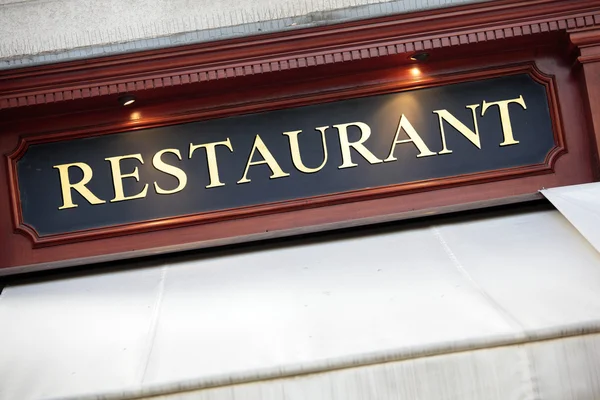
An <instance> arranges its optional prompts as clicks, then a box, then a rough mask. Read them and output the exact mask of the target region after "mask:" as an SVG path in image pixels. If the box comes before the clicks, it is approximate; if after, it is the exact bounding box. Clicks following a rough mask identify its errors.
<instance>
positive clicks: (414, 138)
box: [384, 114, 436, 162]
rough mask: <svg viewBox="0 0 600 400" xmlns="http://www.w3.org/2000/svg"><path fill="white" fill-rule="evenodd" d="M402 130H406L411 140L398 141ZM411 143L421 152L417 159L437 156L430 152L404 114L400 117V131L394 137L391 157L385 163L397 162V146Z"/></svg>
mask: <svg viewBox="0 0 600 400" xmlns="http://www.w3.org/2000/svg"><path fill="white" fill-rule="evenodd" d="M402 129H404V131H405V132H406V134H407V135H408V137H409V138H410V139H404V140H398V135H399V134H400V131H401V130H402ZM409 142H412V144H414V145H415V146H416V147H417V149H418V150H419V154H417V158H419V157H429V156H435V155H436V153H434V152H433V151H431V150H429V148H428V147H427V145H426V144H425V142H424V141H423V139H421V136H419V134H418V133H417V131H416V130H415V128H414V127H413V126H412V124H411V123H410V121H409V120H408V118H406V116H405V115H404V114H402V117H400V123H399V124H398V129H397V130H396V136H394V143H392V148H391V149H390V155H389V156H388V157H387V158H386V159H385V160H384V161H385V162H390V161H396V160H397V158H396V157H394V151H395V150H396V145H397V144H402V143H409Z"/></svg>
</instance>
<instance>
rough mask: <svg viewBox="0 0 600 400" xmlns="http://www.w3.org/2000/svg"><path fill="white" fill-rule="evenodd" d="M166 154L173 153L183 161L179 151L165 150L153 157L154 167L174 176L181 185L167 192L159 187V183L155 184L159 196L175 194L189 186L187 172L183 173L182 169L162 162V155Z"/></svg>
mask: <svg viewBox="0 0 600 400" xmlns="http://www.w3.org/2000/svg"><path fill="white" fill-rule="evenodd" d="M165 153H173V154H175V155H176V156H177V158H179V160H181V153H180V152H179V150H178V149H163V150H161V151H159V152H158V153H156V154H155V155H154V157H152V166H153V167H154V168H156V169H157V170H159V171H160V172H164V173H166V174H169V175H172V176H174V177H175V178H177V180H178V181H179V184H178V185H177V187H176V188H175V189H171V190H166V189H162V188H161V187H160V186H158V183H157V182H154V190H155V191H156V193H158V194H173V193H177V192H181V191H182V190H183V189H184V188H185V185H187V175H186V174H185V172H183V170H182V169H180V168H177V167H175V166H173V165H170V164H167V163H166V162H164V161H163V160H162V155H163V154H165Z"/></svg>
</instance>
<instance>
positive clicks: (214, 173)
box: [188, 138, 233, 189]
mask: <svg viewBox="0 0 600 400" xmlns="http://www.w3.org/2000/svg"><path fill="white" fill-rule="evenodd" d="M217 146H225V147H227V148H228V149H229V151H231V152H232V153H233V147H232V146H231V142H230V141H229V138H227V140H225V141H224V142H212V143H204V144H192V143H190V154H189V156H188V158H192V154H194V151H195V150H196V149H200V148H205V149H206V161H207V162H208V175H209V177H210V184H209V185H208V186H206V188H207V189H210V188H213V187H218V186H225V184H224V183H222V182H221V181H220V180H219V166H218V165H217V151H216V148H217Z"/></svg>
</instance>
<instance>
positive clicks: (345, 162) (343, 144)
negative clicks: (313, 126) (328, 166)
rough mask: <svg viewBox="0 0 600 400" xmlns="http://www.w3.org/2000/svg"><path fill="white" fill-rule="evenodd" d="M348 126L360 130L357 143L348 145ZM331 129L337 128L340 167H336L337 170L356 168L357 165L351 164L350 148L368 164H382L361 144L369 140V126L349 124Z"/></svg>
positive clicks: (359, 123) (361, 123)
mask: <svg viewBox="0 0 600 400" xmlns="http://www.w3.org/2000/svg"><path fill="white" fill-rule="evenodd" d="M349 126H356V127H357V128H358V129H359V130H360V139H359V140H358V141H356V142H352V143H350V141H349V139H348V127H349ZM333 127H334V128H337V130H338V134H339V136H340V149H341V151H342V165H340V166H339V167H338V168H339V169H342V168H352V167H356V166H358V164H355V163H353V162H352V154H351V153H350V148H351V147H352V148H354V150H356V151H357V152H358V154H360V155H361V156H363V158H364V159H365V160H367V161H368V162H369V163H370V164H379V163H381V162H383V161H381V160H380V159H379V158H377V157H375V155H373V153H371V152H370V151H369V149H367V148H366V147H365V145H364V144H363V143H364V142H366V141H367V139H369V136H371V128H370V127H369V125H367V124H365V123H364V122H351V123H349V124H339V125H334V126H333Z"/></svg>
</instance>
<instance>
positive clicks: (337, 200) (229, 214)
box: [8, 63, 566, 247]
mask: <svg viewBox="0 0 600 400" xmlns="http://www.w3.org/2000/svg"><path fill="white" fill-rule="evenodd" d="M522 73H527V74H529V75H530V76H531V77H532V78H533V79H534V80H535V81H537V82H539V83H540V84H542V85H544V86H545V87H546V93H547V97H548V102H549V106H550V113H551V116H552V125H553V128H554V135H555V146H554V147H553V148H552V149H551V151H550V152H549V153H548V155H547V156H546V160H545V161H544V163H542V164H539V165H529V166H523V167H518V168H509V169H503V170H496V171H488V172H482V173H475V174H469V175H461V176H457V177H451V178H439V179H428V180H423V181H418V182H409V183H404V184H398V185H391V186H385V187H379V188H372V189H362V190H355V191H350V192H343V193H335V194H328V195H323V196H316V197H311V198H302V199H296V200H290V201H282V202H276V203H269V204H262V205H256V206H248V207H241V208H236V209H229V210H219V211H215V212H207V213H201V214H193V215H185V216H178V217H169V218H162V219H155V220H149V221H144V222H137V223H132V224H126V225H116V226H111V227H107V228H99V229H90V230H85V231H77V232H70V233H66V234H58V235H50V236H43V237H40V235H39V234H38V233H37V232H36V230H35V229H34V228H33V227H31V226H29V225H27V224H26V223H25V222H23V215H22V212H21V207H20V201H19V188H18V181H17V174H16V170H17V162H18V161H19V159H20V158H21V157H22V156H23V155H24V154H25V152H26V151H27V148H28V147H29V146H30V145H32V144H37V143H48V142H54V141H57V140H68V139H73V138H78V137H90V136H97V135H104V134H110V133H114V132H118V131H119V127H118V126H115V127H114V128H111V127H102V128H101V129H100V130H93V129H92V130H89V129H88V130H83V131H82V130H76V131H73V132H68V131H63V132H60V133H59V134H58V135H57V134H53V133H50V134H44V133H41V134H40V135H35V136H28V137H25V138H21V141H20V142H19V145H18V146H17V148H16V149H15V150H14V151H13V152H12V153H11V154H9V155H8V163H9V164H8V171H9V182H10V188H11V204H12V206H13V223H14V227H15V230H16V231H17V232H19V233H22V234H24V235H26V236H27V237H29V238H30V239H31V240H32V242H33V244H34V246H36V247H37V246H47V245H60V244H64V243H72V242H78V241H82V240H90V239H98V238H107V237H113V236H120V235H129V234H137V233H143V232H149V231H154V230H158V229H169V228H178V227H182V226H188V225H196V224H204V223H209V222H210V223H212V222H220V221H225V220H229V219H236V218H244V217H248V216H256V215H264V214H274V213H281V212H289V211H295V210H299V209H308V208H314V207H322V206H329V205H333V204H341V203H347V202H355V201H365V200H371V199H375V198H382V197H389V196H397V195H402V194H407V193H413V192H418V191H425V190H427V191H428V190H434V189H441V188H446V187H454V186H460V185H467V184H476V183H482V182H491V181H498V180H502V179H510V178H516V177H522V176H530V175H537V174H543V173H551V172H552V171H553V169H554V163H555V162H556V160H557V159H558V157H559V156H560V155H561V154H563V153H564V152H566V148H565V144H564V143H565V140H564V136H563V130H562V124H561V122H560V113H559V110H558V100H557V98H556V92H555V89H554V82H553V80H552V77H550V76H547V75H545V74H543V73H542V72H540V71H539V70H538V69H537V68H535V65H534V64H532V63H527V64H521V65H513V66H505V67H501V68H494V69H483V70H477V71H470V72H466V73H462V74H453V75H446V76H439V77H435V78H432V79H429V80H427V81H424V82H421V84H419V85H418V86H417V87H418V88H425V87H432V86H441V85H447V84H453V83H460V82H472V81H476V80H481V79H488V78H494V77H501V76H508V75H514V74H522ZM407 89H410V90H414V89H415V86H412V85H407V84H406V83H392V84H384V85H375V86H370V87H367V88H361V87H357V88H354V89H352V90H347V91H343V92H339V91H338V92H334V93H332V94H330V95H329V96H328V95H326V94H323V93H321V94H319V95H318V97H317V99H318V102H319V103H323V102H326V101H334V100H339V99H340V98H351V97H358V96H366V95H377V94H385V93H392V92H399V91H403V90H407ZM307 102H310V103H315V102H316V101H315V98H314V96H313V97H310V96H309V97H300V98H292V99H288V101H286V102H284V103H283V104H284V105H285V106H286V107H294V106H298V105H305V104H307ZM260 106H261V110H263V111H264V110H265V109H274V108H281V107H282V99H278V100H276V101H273V102H272V103H271V104H269V103H267V104H261V105H260ZM219 111H220V113H219V114H218V115H214V114H211V115H210V117H213V118H214V117H219V118H223V117H227V116H231V115H239V114H242V113H243V112H248V110H247V109H243V110H240V109H237V108H221V109H220V110H219ZM203 117H204V118H205V117H206V115H204V114H203V113H199V114H189V115H186V119H187V118H189V119H190V120H199V119H203ZM174 122H182V121H180V120H179V119H177V120H176V121H173V119H172V118H163V119H161V120H160V121H152V122H149V123H146V124H144V125H141V126H138V127H136V129H143V128H149V127H157V126H165V125H171V124H173V123H174ZM130 130H131V129H130Z"/></svg>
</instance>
